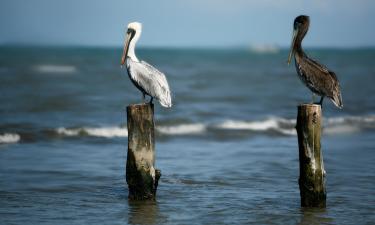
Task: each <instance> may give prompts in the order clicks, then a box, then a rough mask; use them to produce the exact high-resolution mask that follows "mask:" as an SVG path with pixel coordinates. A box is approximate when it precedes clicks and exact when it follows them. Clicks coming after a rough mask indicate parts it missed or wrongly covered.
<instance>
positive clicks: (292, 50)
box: [288, 29, 298, 65]
mask: <svg viewBox="0 0 375 225" xmlns="http://www.w3.org/2000/svg"><path fill="white" fill-rule="evenodd" d="M297 32H298V30H297V29H293V36H292V44H291V45H290V51H289V56H288V65H289V64H290V61H291V59H292V56H293V54H294V51H295V49H294V46H295V42H296V38H297Z"/></svg>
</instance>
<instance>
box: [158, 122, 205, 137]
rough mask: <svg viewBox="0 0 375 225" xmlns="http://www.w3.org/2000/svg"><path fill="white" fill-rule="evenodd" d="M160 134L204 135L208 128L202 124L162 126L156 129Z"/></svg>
mask: <svg viewBox="0 0 375 225" xmlns="http://www.w3.org/2000/svg"><path fill="white" fill-rule="evenodd" d="M156 129H157V130H158V131H159V132H160V133H162V134H167V135H184V134H202V133H204V132H205V131H206V126H205V125H204V124H201V123H196V124H180V125H176V126H160V127H157V128H156Z"/></svg>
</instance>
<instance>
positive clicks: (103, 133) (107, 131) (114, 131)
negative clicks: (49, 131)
mask: <svg viewBox="0 0 375 225" xmlns="http://www.w3.org/2000/svg"><path fill="white" fill-rule="evenodd" d="M56 131H57V133H58V134H61V135H65V136H78V135H88V136H94V137H105V138H112V137H127V136H128V130H127V129H126V128H122V127H100V128H94V127H82V128H64V127H60V128H58V129H57V130H56Z"/></svg>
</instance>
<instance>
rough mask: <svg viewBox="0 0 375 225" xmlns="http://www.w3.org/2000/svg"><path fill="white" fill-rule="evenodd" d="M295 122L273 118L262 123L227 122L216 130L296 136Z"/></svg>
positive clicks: (217, 126) (219, 125)
mask: <svg viewBox="0 0 375 225" xmlns="http://www.w3.org/2000/svg"><path fill="white" fill-rule="evenodd" d="M294 126H295V120H288V119H284V118H277V117H272V118H269V119H266V120H262V121H243V120H226V121H224V122H222V123H220V124H218V125H216V128H219V129H227V130H249V131H255V132H266V131H274V132H278V133H280V134H284V135H296V134H297V132H296V130H295V129H294Z"/></svg>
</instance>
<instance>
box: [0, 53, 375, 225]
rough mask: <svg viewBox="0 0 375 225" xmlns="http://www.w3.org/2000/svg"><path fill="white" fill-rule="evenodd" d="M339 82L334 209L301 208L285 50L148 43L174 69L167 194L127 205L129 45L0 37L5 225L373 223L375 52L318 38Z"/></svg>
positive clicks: (331, 181) (328, 158)
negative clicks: (125, 49) (124, 64)
mask: <svg viewBox="0 0 375 225" xmlns="http://www.w3.org/2000/svg"><path fill="white" fill-rule="evenodd" d="M308 53H309V54H310V55H311V56H312V57H314V58H316V59H319V61H321V62H323V63H324V64H325V65H327V66H328V67H329V68H330V69H332V70H334V71H335V72H336V74H337V75H338V78H339V80H340V82H341V87H342V94H343V101H344V109H343V110H339V109H337V108H335V107H334V106H333V104H332V103H331V102H330V101H329V100H325V102H324V107H323V116H324V118H323V123H324V128H323V138H322V149H323V154H324V162H325V169H326V171H327V193H328V194H327V208H326V209H305V208H301V207H300V197H299V188H298V183H297V179H298V175H299V174H298V173H299V169H298V146H297V137H296V134H295V130H294V125H295V118H296V113H297V110H296V106H297V105H298V104H300V103H303V102H309V101H310V100H311V94H310V93H309V91H308V89H307V88H306V87H304V86H303V85H302V84H301V82H300V81H299V79H298V77H297V75H296V72H295V69H294V66H290V67H288V66H287V65H286V59H287V51H286V50H281V51H280V52H276V53H274V52H270V53H261V52H251V51H247V50H199V49H197V50H187V49H140V50H138V57H139V58H141V59H144V60H146V61H148V62H149V63H150V64H153V65H155V66H156V67H157V68H159V69H160V70H161V71H163V72H165V73H166V75H167V78H168V80H169V83H170V86H171V89H172V93H173V103H174V106H173V108H172V109H164V108H162V107H160V105H158V104H156V108H155V114H156V115H155V120H156V133H157V137H156V138H157V140H156V155H157V159H156V167H157V168H159V169H161V171H162V177H161V180H160V182H159V187H158V192H157V201H156V202H129V201H128V199H127V194H128V189H127V185H126V182H125V161H126V151H127V130H126V114H125V107H126V106H127V105H128V104H131V103H137V102H140V100H141V94H140V93H139V91H138V90H137V89H136V88H135V87H133V86H132V84H131V82H130V81H129V79H128V77H127V75H126V70H125V69H124V68H121V67H120V66H119V62H120V57H121V49H110V48H107V49H106V48H102V49H95V48H32V47H22V48H21V47H2V48H0V224H88V223H93V224H244V223H254V224H372V223H373V221H375V213H374V212H375V164H374V161H375V152H374V151H375V148H374V147H375V99H374V97H373V96H375V89H374V88H373V84H374V82H375V64H374V63H373V61H374V59H375V50H371V49H353V50H337V49H310V50H309V51H308Z"/></svg>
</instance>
